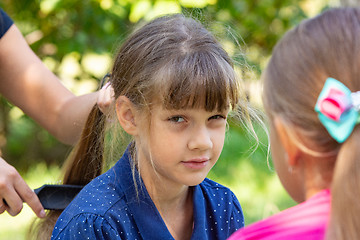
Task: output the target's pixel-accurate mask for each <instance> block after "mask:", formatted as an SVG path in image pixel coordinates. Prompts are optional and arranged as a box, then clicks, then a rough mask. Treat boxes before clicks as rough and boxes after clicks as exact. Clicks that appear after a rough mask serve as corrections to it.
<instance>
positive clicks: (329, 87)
mask: <svg viewBox="0 0 360 240" xmlns="http://www.w3.org/2000/svg"><path fill="white" fill-rule="evenodd" d="M359 110H360V92H355V93H352V92H351V91H350V89H348V88H347V87H346V86H345V85H344V84H342V83H341V82H339V81H338V80H336V79H334V78H328V79H327V80H326V82H325V84H324V87H323V89H322V91H321V93H320V95H319V97H318V99H317V102H316V105H315V111H316V112H317V113H318V117H319V119H320V122H321V123H322V124H323V125H324V126H325V128H326V130H327V131H328V132H329V134H330V135H331V136H332V137H333V138H334V139H335V140H336V141H337V142H339V143H342V142H344V141H345V140H346V139H347V138H348V137H349V136H350V134H351V133H352V131H353V129H354V127H355V125H356V124H358V123H359V122H360V115H359Z"/></svg>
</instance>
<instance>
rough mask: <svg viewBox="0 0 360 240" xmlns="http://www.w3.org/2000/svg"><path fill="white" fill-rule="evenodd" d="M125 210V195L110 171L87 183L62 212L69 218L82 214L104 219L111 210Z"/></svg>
mask: <svg viewBox="0 0 360 240" xmlns="http://www.w3.org/2000/svg"><path fill="white" fill-rule="evenodd" d="M115 205H116V208H117V209H118V210H119V211H121V210H122V209H126V201H125V194H124V191H123V189H122V188H121V186H120V185H119V184H117V179H116V175H115V173H114V172H113V171H112V170H111V169H110V170H109V171H108V172H106V173H104V174H102V175H100V176H98V177H97V178H95V179H93V180H92V181H91V182H90V183H88V184H87V185H86V186H85V187H84V188H83V189H82V190H81V191H80V192H79V194H78V195H77V196H76V197H75V198H74V200H73V201H72V202H71V203H70V205H69V206H68V207H67V208H66V209H65V210H64V213H63V215H65V213H66V215H68V216H69V217H71V216H75V215H80V214H83V213H86V214H94V215H98V216H102V217H104V216H105V215H106V214H107V213H108V212H109V211H111V210H112V209H113V208H115Z"/></svg>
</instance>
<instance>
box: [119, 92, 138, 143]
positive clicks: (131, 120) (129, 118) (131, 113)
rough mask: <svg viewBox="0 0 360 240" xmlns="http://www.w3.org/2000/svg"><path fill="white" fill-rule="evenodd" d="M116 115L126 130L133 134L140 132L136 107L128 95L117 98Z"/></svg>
mask: <svg viewBox="0 0 360 240" xmlns="http://www.w3.org/2000/svg"><path fill="white" fill-rule="evenodd" d="M116 116H117V119H118V121H119V123H120V125H121V127H122V128H123V129H124V131H125V132H127V133H128V134H130V135H132V136H136V135H137V134H138V128H137V125H136V109H135V106H134V104H133V103H132V102H131V101H130V100H129V99H128V98H127V97H125V96H120V97H118V98H117V99H116Z"/></svg>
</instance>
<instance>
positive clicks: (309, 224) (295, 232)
mask: <svg viewBox="0 0 360 240" xmlns="http://www.w3.org/2000/svg"><path fill="white" fill-rule="evenodd" d="M330 200H331V196H330V191H329V190H323V191H321V192H319V193H317V194H316V195H315V196H313V197H312V198H310V199H308V200H307V201H305V202H303V203H301V204H298V205H296V206H294V207H292V208H289V209H286V210H284V211H282V212H280V213H278V214H275V215H274V216H271V217H269V218H267V219H264V220H262V221H259V222H256V223H253V224H251V225H249V226H247V227H245V228H243V229H240V230H238V231H236V232H235V233H234V234H233V235H231V236H230V238H228V240H239V239H248V240H256V239H262V240H270V239H276V240H285V239H286V240H288V239H292V240H296V239H298V240H300V239H301V240H303V239H307V240H318V239H324V236H325V232H326V226H327V222H328V218H329V213H330Z"/></svg>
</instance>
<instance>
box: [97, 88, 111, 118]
mask: <svg viewBox="0 0 360 240" xmlns="http://www.w3.org/2000/svg"><path fill="white" fill-rule="evenodd" d="M113 101H114V89H113V87H112V86H111V85H110V83H107V84H106V85H105V86H104V87H103V88H102V89H101V90H100V91H99V96H98V101H97V105H98V107H99V109H100V110H101V111H102V112H103V113H104V114H106V113H107V112H108V111H109V106H110V105H111V103H112V102H113Z"/></svg>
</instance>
